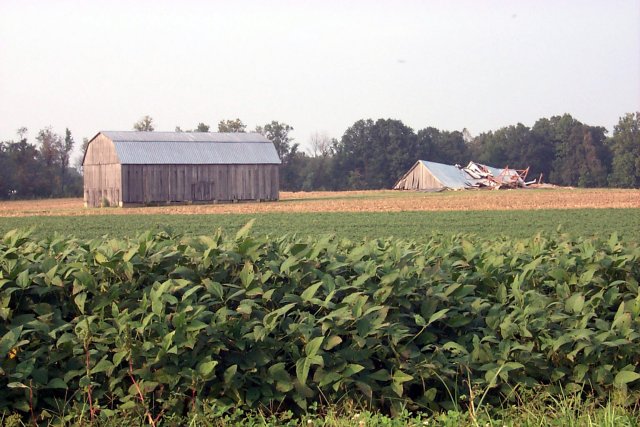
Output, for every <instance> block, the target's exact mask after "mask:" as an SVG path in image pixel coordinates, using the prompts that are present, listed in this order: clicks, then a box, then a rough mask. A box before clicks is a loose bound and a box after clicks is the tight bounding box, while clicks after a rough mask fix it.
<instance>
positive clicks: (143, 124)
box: [133, 116, 154, 132]
mask: <svg viewBox="0 0 640 427" xmlns="http://www.w3.org/2000/svg"><path fill="white" fill-rule="evenodd" d="M133 130H137V131H139V132H153V131H154V127H153V119H152V118H151V116H143V117H142V118H141V119H140V120H138V121H137V122H135V123H134V124H133Z"/></svg>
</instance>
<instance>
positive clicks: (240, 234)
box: [236, 218, 256, 240]
mask: <svg viewBox="0 0 640 427" xmlns="http://www.w3.org/2000/svg"><path fill="white" fill-rule="evenodd" d="M255 221H256V219H255V218H253V219H251V220H250V221H249V222H247V223H246V224H245V225H244V226H243V227H242V228H241V229H240V230H238V232H237V233H236V240H240V239H244V238H245V237H247V236H248V235H249V232H250V231H251V227H253V223H254V222H255Z"/></svg>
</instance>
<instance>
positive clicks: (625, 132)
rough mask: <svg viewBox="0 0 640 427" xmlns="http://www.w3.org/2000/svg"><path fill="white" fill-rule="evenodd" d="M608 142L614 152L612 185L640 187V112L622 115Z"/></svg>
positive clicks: (610, 176) (610, 181) (610, 179)
mask: <svg viewBox="0 0 640 427" xmlns="http://www.w3.org/2000/svg"><path fill="white" fill-rule="evenodd" d="M608 144H609V146H610V147H611V151H612V154H613V160H612V165H611V174H610V175H609V183H610V185H612V186H614V187H627V188H638V187H640V112H635V113H627V114H625V115H624V116H623V117H620V120H619V121H618V124H617V125H615V127H614V128H613V136H612V137H611V138H610V140H609V141H608Z"/></svg>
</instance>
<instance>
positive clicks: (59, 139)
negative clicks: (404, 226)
mask: <svg viewBox="0 0 640 427" xmlns="http://www.w3.org/2000/svg"><path fill="white" fill-rule="evenodd" d="M133 129H134V130H138V131H148V132H152V131H154V124H153V119H152V118H151V117H150V116H144V117H142V118H141V119H140V120H139V121H137V122H136V123H134V125H133ZM210 130H211V128H210V126H209V125H207V124H205V123H203V122H200V123H198V125H197V126H196V127H195V128H194V129H187V130H183V129H182V128H181V127H179V126H177V127H176V128H175V131H176V132H209V131H210ZM292 130H293V127H291V126H290V125H288V124H286V123H283V122H279V121H276V120H274V121H271V122H270V123H266V124H264V125H259V126H256V127H255V128H254V129H253V131H254V132H259V133H261V134H262V135H264V136H265V137H266V138H268V139H269V140H271V141H272V142H273V143H274V145H275V147H276V151H277V152H278V155H279V156H280V158H281V160H282V169H281V174H280V177H281V178H280V179H281V189H282V190H285V191H314V190H364V189H381V188H391V187H392V186H393V184H394V183H395V182H396V181H397V180H398V178H400V177H401V176H402V175H403V174H404V173H405V172H406V171H407V170H408V169H409V168H410V167H411V166H412V165H413V164H414V163H415V162H416V161H417V160H429V161H433V162H439V163H446V164H461V165H464V164H466V163H468V162H469V161H470V160H474V161H476V162H479V163H483V164H487V165H491V166H494V167H507V166H508V167H511V168H515V169H524V168H526V167H529V177H530V178H532V179H533V178H536V179H537V178H542V180H543V181H544V182H550V183H553V184H558V185H564V186H577V187H625V188H638V187H640V112H635V113H627V114H625V115H624V116H622V117H620V120H619V121H618V123H617V124H616V125H615V126H614V129H613V132H612V134H611V135H607V134H608V132H607V130H606V129H605V128H604V127H602V126H592V125H588V124H585V123H582V122H580V121H579V120H577V119H575V118H574V117H572V116H571V115H570V114H564V115H562V116H553V117H550V118H541V119H539V120H537V121H536V122H535V123H534V125H533V126H531V127H528V126H525V125H523V124H522V123H518V124H516V125H511V126H506V127H502V128H500V129H498V130H495V131H489V132H484V133H481V134H479V135H477V136H475V137H474V136H472V135H470V134H469V132H468V131H467V130H466V129H463V130H462V131H447V130H440V129H437V128H435V127H426V128H424V129H420V130H418V131H417V132H415V131H414V130H413V129H412V128H410V127H409V126H407V125H405V124H404V123H402V121H400V120H395V119H378V120H375V121H374V120H372V119H366V120H364V119H363V120H358V121H357V122H355V123H354V124H353V125H351V126H350V127H349V128H348V129H347V130H346V131H345V132H344V134H343V135H342V137H341V138H340V139H336V138H330V137H329V136H328V135H327V134H326V133H319V132H316V133H315V134H314V135H312V136H311V138H310V141H309V142H310V145H309V148H308V152H304V151H302V150H301V149H300V144H299V143H297V142H295V141H294V139H293V138H292V137H291V135H290V133H291V131H292ZM217 131H218V132H246V131H247V125H246V124H244V123H243V122H242V120H240V119H239V118H236V119H230V120H221V121H219V122H218V126H217ZM26 134H27V129H25V128H21V129H19V130H18V140H17V141H14V140H12V141H4V142H0V199H10V198H40V197H65V196H81V195H82V176H81V175H80V172H79V170H78V169H77V168H74V167H70V164H69V163H70V155H71V152H72V150H73V147H74V145H75V141H74V139H73V137H72V135H71V131H70V130H69V129H66V130H65V134H64V136H63V135H59V134H56V133H55V132H53V130H52V129H51V128H50V127H48V128H45V129H42V130H40V131H39V132H38V134H37V136H36V138H35V143H30V142H28V140H27V137H26ZM87 144H88V140H87V139H86V138H85V139H84V141H83V145H82V151H83V152H84V151H85V150H86V146H87Z"/></svg>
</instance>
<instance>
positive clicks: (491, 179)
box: [393, 160, 535, 191]
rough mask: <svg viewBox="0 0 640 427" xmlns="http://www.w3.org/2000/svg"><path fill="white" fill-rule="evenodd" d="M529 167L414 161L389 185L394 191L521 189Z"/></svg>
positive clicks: (524, 183) (525, 184)
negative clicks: (409, 167)
mask: <svg viewBox="0 0 640 427" xmlns="http://www.w3.org/2000/svg"><path fill="white" fill-rule="evenodd" d="M528 172H529V169H528V168H527V169H523V170H518V169H509V168H504V169H499V168H494V167H491V166H486V165H482V164H480V163H474V162H469V164H468V165H467V166H465V167H462V166H460V165H454V166H453V165H445V164H442V163H436V162H428V161H425V160H418V161H417V162H416V163H415V164H414V165H413V166H412V167H411V169H409V170H408V171H407V173H405V174H404V175H403V176H402V178H400V179H399V180H398V182H396V184H395V185H394V186H393V189H394V190H421V191H443V190H468V189H474V188H490V189H499V188H524V187H526V186H527V185H529V184H531V183H533V182H535V181H531V182H526V181H525V180H526V178H527V173H528Z"/></svg>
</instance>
